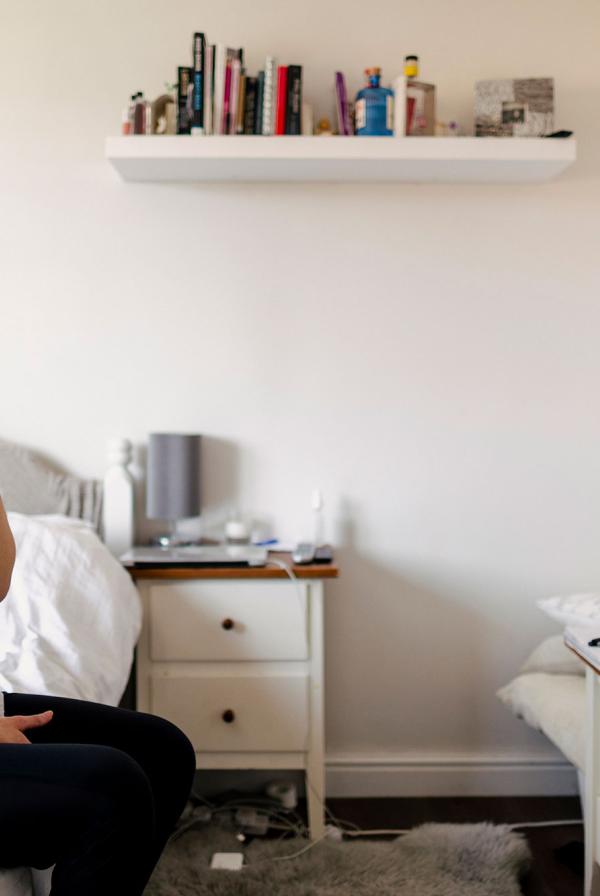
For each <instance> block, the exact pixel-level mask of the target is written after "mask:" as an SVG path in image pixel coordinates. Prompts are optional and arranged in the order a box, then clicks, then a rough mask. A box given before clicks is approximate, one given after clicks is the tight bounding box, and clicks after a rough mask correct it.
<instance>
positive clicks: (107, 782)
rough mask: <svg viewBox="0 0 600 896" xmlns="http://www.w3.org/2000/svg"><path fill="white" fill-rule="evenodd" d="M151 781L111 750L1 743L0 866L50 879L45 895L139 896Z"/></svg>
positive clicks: (147, 847)
mask: <svg viewBox="0 0 600 896" xmlns="http://www.w3.org/2000/svg"><path fill="white" fill-rule="evenodd" d="M155 837H156V830H155V820H154V804H153V798H152V792H151V790H150V784H149V782H148V779H147V778H146V776H145V774H144V772H143V771H142V770H141V768H140V767H139V765H137V763H135V762H134V761H133V760H132V759H131V758H130V757H129V756H128V755H127V754H126V753H123V752H121V751H119V750H115V749H113V748H112V747H97V746H87V745H86V746H79V745H66V746H59V745H55V744H49V745H38V744H31V745H28V744H0V867H16V866H18V865H26V866H27V865H29V866H32V867H34V868H47V867H49V866H50V865H55V868H54V871H53V874H52V890H51V893H52V896H83V894H85V896H106V894H108V893H110V894H111V896H141V894H142V893H143V890H144V886H145V884H146V881H147V879H148V877H149V876H150V874H151V872H152V868H153V867H154V850H153V848H152V844H153V842H154V840H155Z"/></svg>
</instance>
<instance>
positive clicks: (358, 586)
mask: <svg viewBox="0 0 600 896" xmlns="http://www.w3.org/2000/svg"><path fill="white" fill-rule="evenodd" d="M359 521H360V514H358V513H357V512H356V509H355V508H354V507H353V506H352V504H351V502H349V501H345V502H344V503H343V505H342V506H341V508H340V514H339V516H338V525H337V527H336V529H337V541H338V542H339V547H338V548H337V549H336V557H337V559H338V561H339V564H340V569H341V577H340V580H339V581H338V582H334V583H331V585H328V597H327V600H326V602H325V604H326V606H325V612H326V626H325V630H326V638H327V647H326V664H327V670H326V682H327V693H328V697H329V699H327V730H328V749H329V750H330V751H333V752H336V751H337V750H338V749H340V750H341V749H343V746H342V745H348V744H352V749H354V750H366V751H368V750H373V751H375V752H376V751H378V750H381V748H382V747H383V748H385V750H386V751H387V752H393V749H394V748H393V744H394V743H395V742H398V743H400V742H401V745H402V746H401V749H402V750H407V749H408V750H410V749H413V748H414V749H427V747H429V748H434V749H436V750H443V749H444V748H445V747H448V748H451V747H454V746H455V745H456V744H464V745H467V744H470V745H477V744H478V743H479V742H481V741H482V740H483V739H484V738H483V735H484V733H485V731H486V729H487V728H488V726H489V718H482V717H481V712H480V711H479V709H478V707H477V706H476V705H473V701H471V700H470V699H469V695H470V694H474V693H475V692H476V690H477V688H476V687H475V686H474V681H475V680H477V679H480V678H481V676H482V675H485V668H486V665H485V651H484V641H485V639H484V638H482V632H483V631H484V630H485V628H486V626H487V625H489V623H487V622H486V620H485V617H484V615H483V613H480V612H478V611H477V610H476V609H474V608H473V607H472V606H469V605H468V604H467V603H466V602H465V601H461V595H460V593H459V591H458V589H457V588H456V587H453V585H452V574H451V571H447V573H448V589H447V590H446V589H444V591H443V592H441V591H438V590H436V589H435V588H432V587H431V585H430V584H429V583H425V582H424V581H418V580H416V579H415V578H412V577H410V576H409V575H406V574H405V572H404V570H405V569H407V570H410V569H412V570H413V571H414V569H415V558H414V557H413V558H406V559H407V563H406V565H405V564H404V563H403V557H402V550H401V546H400V545H399V550H398V561H397V565H391V564H390V563H389V562H388V563H382V562H378V561H377V560H376V559H375V558H374V557H373V556H369V555H368V554H367V553H365V552H364V551H361V550H360V549H359V547H358V544H360V543H361V542H364V539H363V538H361V537H360V533H359V526H360V522H359ZM443 573H444V571H443V570H441V571H440V570H439V569H438V570H437V575H438V576H441V575H443ZM465 644H467V645H469V649H468V652H466V651H465V646H464V645H465ZM349 656H352V658H353V659H352V664H351V665H350V666H349V664H348V657H349ZM390 694H393V699H390ZM489 700H490V702H491V701H494V700H495V697H494V687H493V686H491V687H490V694H489ZM358 718H360V730H358V725H357V719H358ZM440 732H443V734H442V737H443V740H444V741H445V743H444V742H441V741H440ZM345 748H346V749H347V746H346V747H345Z"/></svg>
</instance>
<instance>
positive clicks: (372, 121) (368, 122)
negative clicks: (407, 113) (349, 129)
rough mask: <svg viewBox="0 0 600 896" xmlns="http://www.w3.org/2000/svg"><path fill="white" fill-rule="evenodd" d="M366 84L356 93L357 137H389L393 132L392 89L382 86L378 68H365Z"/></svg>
mask: <svg viewBox="0 0 600 896" xmlns="http://www.w3.org/2000/svg"><path fill="white" fill-rule="evenodd" d="M365 75H366V76H367V86H366V87H363V89H362V90H359V91H358V93H357V94H356V105H355V115H356V133H357V134H358V136H359V137H391V136H392V135H393V133H394V127H393V125H394V91H393V90H390V89H389V88H388V87H382V86H381V84H380V83H379V82H380V81H381V69H380V68H368V69H366V70H365Z"/></svg>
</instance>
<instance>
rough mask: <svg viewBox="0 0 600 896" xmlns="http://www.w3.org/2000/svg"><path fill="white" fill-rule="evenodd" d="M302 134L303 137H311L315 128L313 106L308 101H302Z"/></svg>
mask: <svg viewBox="0 0 600 896" xmlns="http://www.w3.org/2000/svg"><path fill="white" fill-rule="evenodd" d="M301 122H302V127H301V130H302V136H303V137H312V135H313V134H314V130H315V125H314V118H313V107H312V106H311V104H310V103H304V102H303V103H302V118H301Z"/></svg>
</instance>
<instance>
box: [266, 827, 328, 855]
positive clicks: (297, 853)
mask: <svg viewBox="0 0 600 896" xmlns="http://www.w3.org/2000/svg"><path fill="white" fill-rule="evenodd" d="M326 837H329V832H327V831H326V832H325V833H324V834H321V836H320V837H317V839H316V840H312V841H311V842H310V843H308V844H307V845H306V846H304V847H303V848H302V849H299V850H298V852H291V853H289V854H288V855H287V856H274V857H273V861H274V862H286V861H287V860H288V859H297V858H298V857H299V856H303V855H304V853H305V852H308V851H309V849H312V848H313V846H316V845H317V843H320V842H321V841H322V840H325V839H326Z"/></svg>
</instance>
